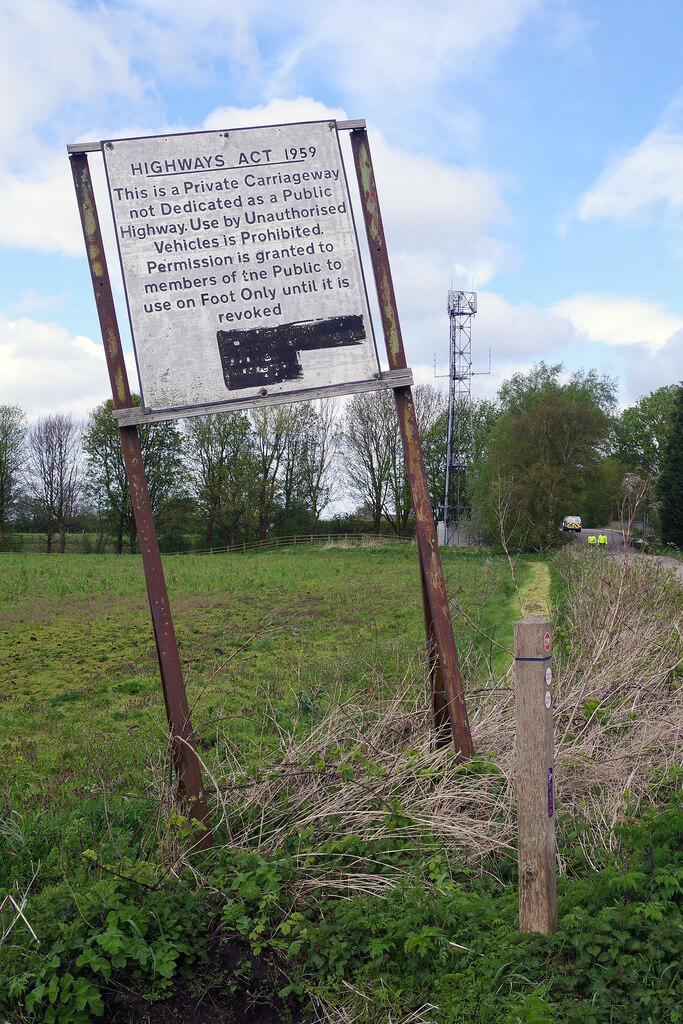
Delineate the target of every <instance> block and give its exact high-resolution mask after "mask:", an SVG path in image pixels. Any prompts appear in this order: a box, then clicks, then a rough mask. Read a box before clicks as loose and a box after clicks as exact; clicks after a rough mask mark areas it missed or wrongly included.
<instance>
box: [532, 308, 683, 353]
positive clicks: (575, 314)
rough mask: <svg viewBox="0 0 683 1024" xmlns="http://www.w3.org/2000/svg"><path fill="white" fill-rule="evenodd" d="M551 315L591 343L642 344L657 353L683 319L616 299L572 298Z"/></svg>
mask: <svg viewBox="0 0 683 1024" xmlns="http://www.w3.org/2000/svg"><path fill="white" fill-rule="evenodd" d="M551 312H553V313H556V314H557V315H558V316H561V317H565V318H566V319H567V320H569V322H570V323H572V324H573V325H574V327H575V328H576V330H577V331H578V332H580V333H581V334H583V335H585V336H586V337H587V338H588V339H589V340H590V341H597V342H600V341H603V342H606V343H607V344H608V345H639V344H644V345H645V346H646V347H647V348H648V349H649V350H650V352H656V351H658V349H660V348H661V347H662V346H663V345H665V344H666V342H667V340H668V339H669V338H670V337H671V335H672V334H673V333H674V332H675V331H677V330H679V328H681V327H683V317H680V316H676V315H675V314H673V313H668V312H667V311H666V310H664V309H662V307H661V306H658V305H656V304H655V303H652V302H644V301H642V300H641V299H631V298H624V297H621V296H616V295H591V294H585V295H575V296H573V297H572V298H569V299H565V300H564V301H563V302H558V303H557V304H556V305H555V306H553V307H552V309H551Z"/></svg>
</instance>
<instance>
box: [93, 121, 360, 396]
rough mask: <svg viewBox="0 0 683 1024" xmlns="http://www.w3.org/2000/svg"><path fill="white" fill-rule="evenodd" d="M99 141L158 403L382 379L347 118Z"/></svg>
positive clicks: (139, 345) (144, 371) (140, 361)
mask: <svg viewBox="0 0 683 1024" xmlns="http://www.w3.org/2000/svg"><path fill="white" fill-rule="evenodd" d="M102 152H103V154H104V162H105V167H106V173H107V180H108V186H109V195H110V199H111V206H112V211H113V216H114V224H115V230H116V239H117V243H118V248H119V255H120V259H121V266H122V270H123V279H124V285H125V290H126V298H127V302H128V311H129V316H130V322H131V329H132V334H133V343H134V348H135V355H136V360H137V366H138V374H139V377H140V386H141V390H142V399H143V408H144V409H145V411H149V412H153V411H160V410H175V409H191V408H193V407H197V406H205V405H212V404H219V403H221V404H223V403H229V402H231V401H236V400H243V399H250V398H256V397H261V398H265V397H266V396H268V397H270V396H275V395H283V394H286V393H291V394H292V398H294V397H295V393H298V392H302V391H309V390H314V389H325V388H331V387H336V386H339V385H353V384H356V383H359V382H366V383H367V382H370V381H373V380H377V378H378V377H379V362H378V357H377V350H376V346H375V339H374V335H373V331H372V325H371V321H370V314H369V310H368V300H367V294H366V289H365V282H364V280H363V271H362V267H361V261H360V255H359V251H358V242H357V237H356V231H355V227H354V223H353V217H352V213H351V202H350V199H349V190H348V185H347V181H346V175H345V173H344V165H343V163H342V155H341V151H340V146H339V137H338V133H337V126H336V124H335V123H334V122H329V121H319V122H309V123H300V124H287V125H277V126H269V127H265V128H243V129H235V130H231V131H207V132H196V133H191V134H185V135H168V136H156V137H146V138H134V139H116V140H110V141H105V142H104V143H103V144H102ZM349 390H352V387H350V388H349ZM304 397H305V396H304Z"/></svg>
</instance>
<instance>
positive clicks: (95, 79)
mask: <svg viewBox="0 0 683 1024" xmlns="http://www.w3.org/2000/svg"><path fill="white" fill-rule="evenodd" d="M103 13H104V12H103V10H102V8H100V7H93V8H90V9H87V8H86V9H82V8H81V9H79V8H78V7H76V6H75V5H74V4H72V3H65V2H60V0H22V3H20V4H3V5H2V8H1V9H0V95H2V96H3V97H4V98H5V101H4V103H3V116H2V119H1V120H0V143H2V150H3V152H5V154H7V152H8V147H11V148H12V149H13V150H14V152H15V155H16V152H17V150H16V147H18V146H19V145H20V144H21V145H23V144H24V142H25V140H26V137H27V136H29V135H30V133H31V131H32V130H33V129H35V127H36V126H38V125H46V126H48V128H49V127H52V126H51V125H50V124H49V122H50V121H51V120H52V119H57V120H58V121H61V117H62V111H63V108H64V105H65V104H73V103H76V104H81V105H85V104H87V103H89V102H92V101H94V100H95V99H96V97H98V96H99V98H100V102H102V101H103V98H104V96H107V97H111V96H112V95H115V96H124V97H127V98H129V99H137V98H138V97H139V96H140V93H141V90H142V85H141V81H140V79H139V78H138V76H137V75H136V74H135V72H134V71H133V70H132V67H131V64H130V60H129V57H128V55H127V54H126V51H125V49H124V48H123V47H121V46H119V45H118V43H117V40H116V37H115V35H112V33H111V32H110V31H109V26H108V24H107V18H106V17H103ZM74 141H76V140H74Z"/></svg>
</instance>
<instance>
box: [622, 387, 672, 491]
mask: <svg viewBox="0 0 683 1024" xmlns="http://www.w3.org/2000/svg"><path fill="white" fill-rule="evenodd" d="M679 391H680V388H679V386H678V385H677V384H669V385H667V386H665V387H662V388H658V389H657V390H656V391H653V392H652V393H651V394H649V395H645V396H644V397H643V398H640V399H639V400H638V401H637V402H636V404H635V405H632V406H630V407H629V408H628V409H624V411H623V412H622V414H621V416H619V417H618V419H617V420H616V422H615V424H614V435H615V444H614V454H615V456H616V457H617V458H618V459H619V461H620V462H621V463H622V464H623V466H624V468H625V469H626V470H627V471H629V472H633V473H639V474H641V475H643V476H646V477H647V476H652V477H656V476H657V474H658V473H659V470H660V461H661V457H662V453H663V452H664V450H665V448H666V445H667V441H668V438H669V433H670V430H671V416H672V412H673V409H674V406H675V405H676V401H677V399H678V393H679Z"/></svg>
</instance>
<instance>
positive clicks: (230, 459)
mask: <svg viewBox="0 0 683 1024" xmlns="http://www.w3.org/2000/svg"><path fill="white" fill-rule="evenodd" d="M227 415H228V416H229V417H230V422H229V423H228V424H227V429H226V436H225V455H224V458H225V469H224V479H223V486H222V489H221V498H220V509H219V511H220V516H219V521H220V525H221V529H222V530H224V531H225V532H226V533H227V534H228V535H229V537H230V543H231V544H235V543H236V541H237V537H238V535H239V534H240V533H242V534H244V532H245V531H247V530H252V529H253V527H254V525H255V523H256V508H257V502H258V495H259V476H258V474H259V458H258V451H257V448H256V439H255V437H254V431H253V430H252V427H251V424H250V422H249V419H248V417H247V416H246V415H245V414H243V413H228V414H227Z"/></svg>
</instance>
